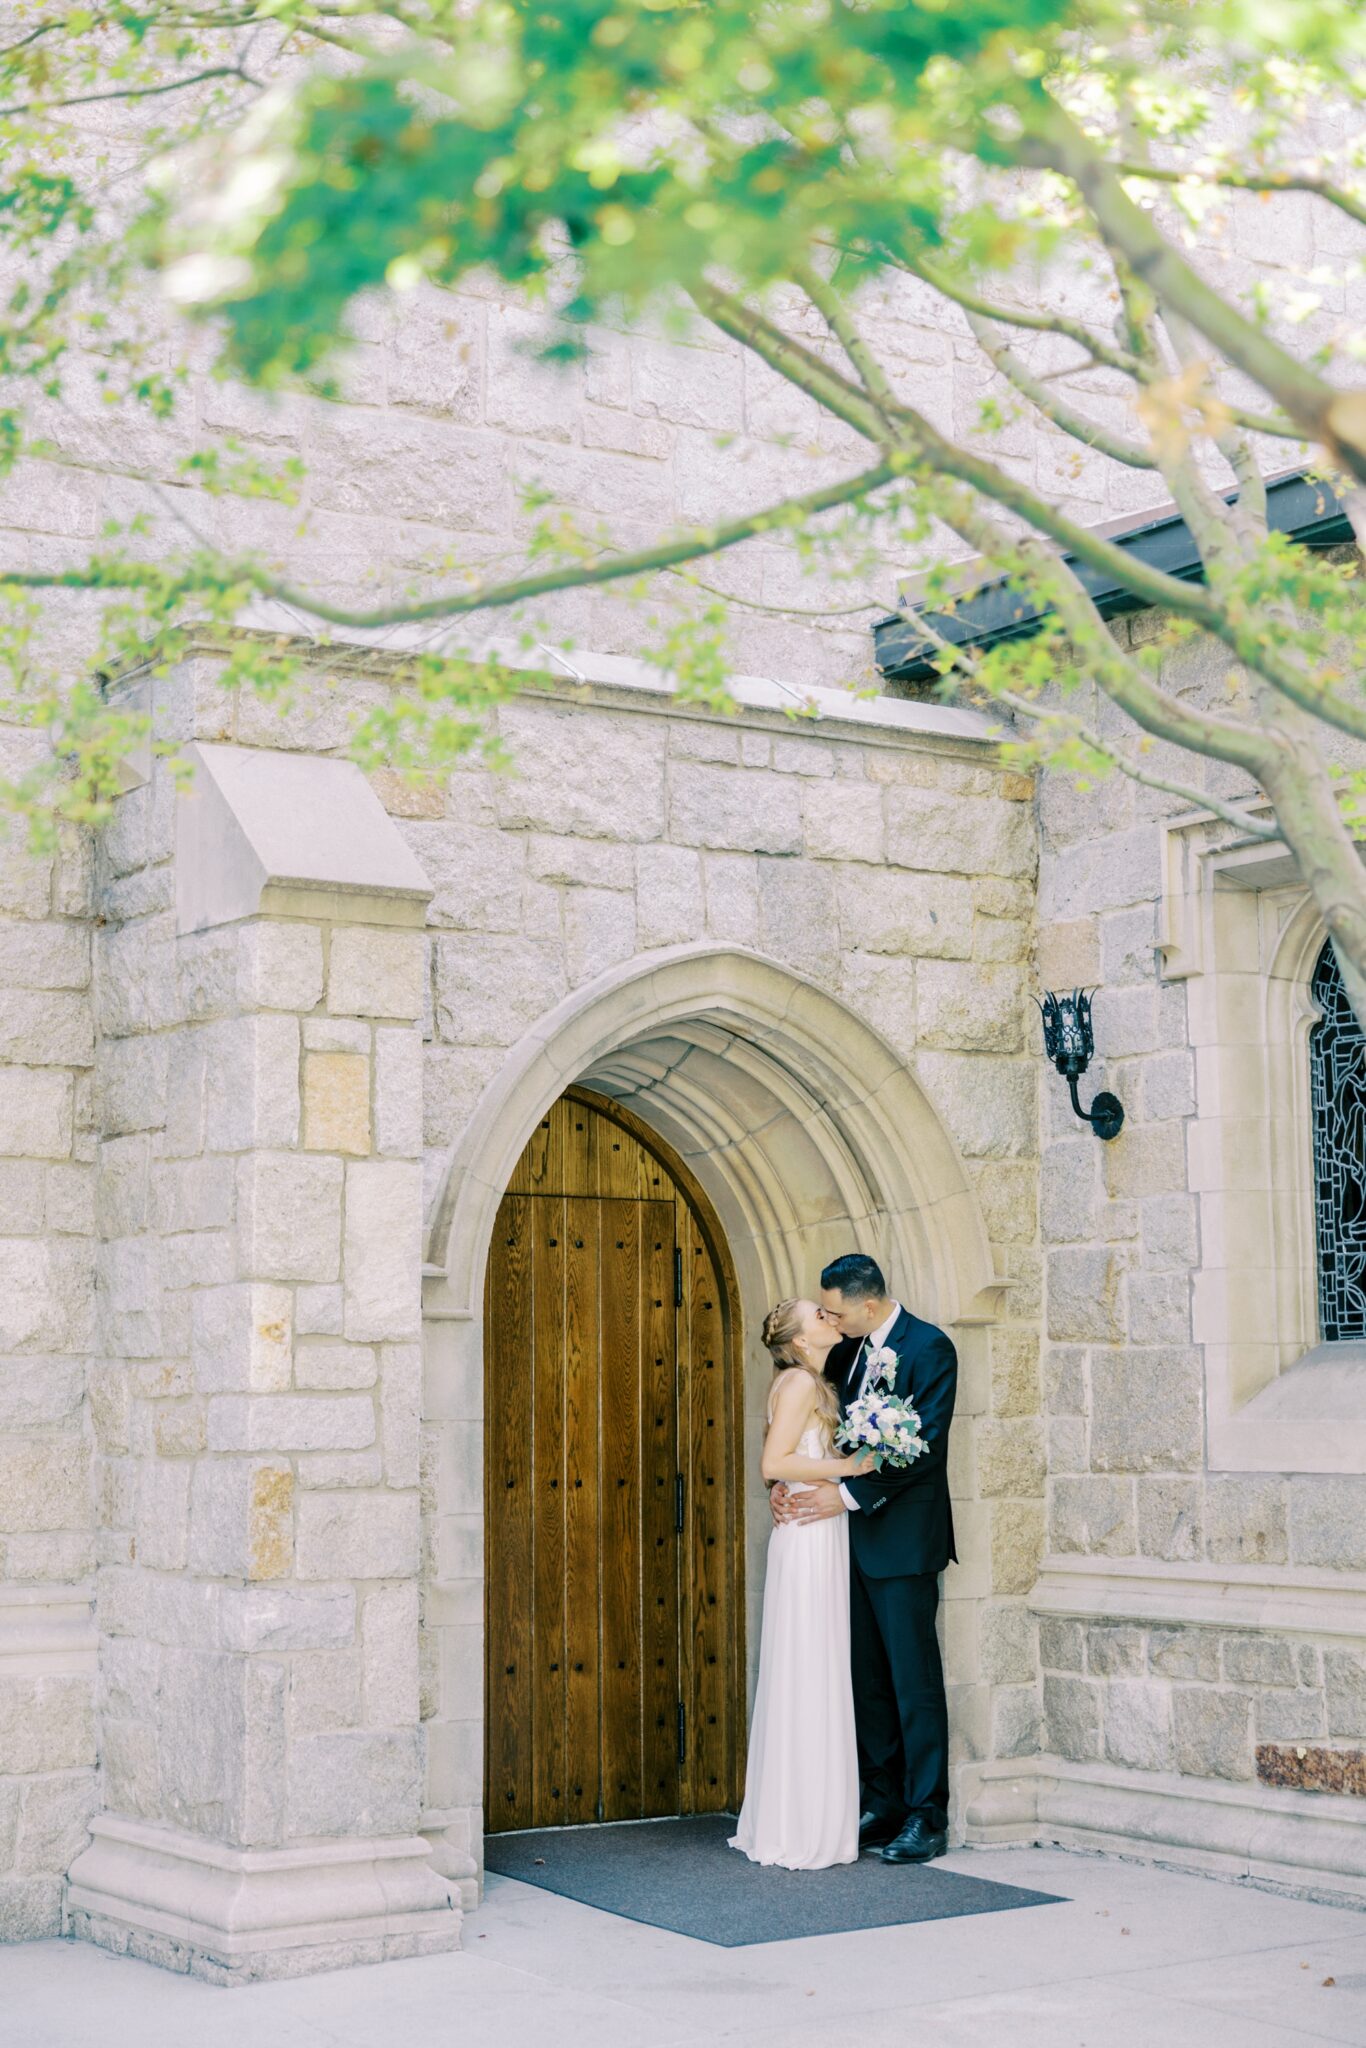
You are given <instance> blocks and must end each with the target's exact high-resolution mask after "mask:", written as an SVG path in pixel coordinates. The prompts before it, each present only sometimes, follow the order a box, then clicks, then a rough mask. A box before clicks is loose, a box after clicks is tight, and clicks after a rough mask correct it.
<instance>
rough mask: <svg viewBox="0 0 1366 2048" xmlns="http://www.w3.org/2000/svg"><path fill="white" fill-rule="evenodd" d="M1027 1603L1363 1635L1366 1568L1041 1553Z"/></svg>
mask: <svg viewBox="0 0 1366 2048" xmlns="http://www.w3.org/2000/svg"><path fill="white" fill-rule="evenodd" d="M1029 1605H1030V1608H1031V1609H1032V1611H1033V1612H1034V1613H1035V1614H1054V1615H1063V1616H1068V1617H1070V1618H1072V1619H1074V1620H1077V1621H1097V1622H1120V1621H1130V1622H1135V1623H1137V1624H1138V1625H1140V1626H1148V1625H1151V1624H1156V1625H1158V1626H1166V1625H1170V1626H1182V1625H1184V1626H1188V1627H1190V1626H1196V1627H1200V1628H1232V1629H1269V1630H1274V1631H1275V1632H1276V1633H1277V1634H1279V1635H1307V1636H1315V1637H1318V1636H1348V1637H1352V1638H1354V1639H1357V1640H1361V1641H1366V1574H1363V1573H1361V1572H1334V1571H1323V1570H1319V1569H1318V1568H1317V1567H1315V1566H1312V1565H1274V1564H1163V1563H1160V1562H1158V1561H1157V1560H1156V1559H1154V1558H1146V1557H1135V1558H1127V1557H1046V1558H1045V1559H1044V1561H1043V1563H1042V1565H1041V1566H1040V1567H1039V1577H1038V1581H1037V1583H1036V1585H1035V1587H1034V1590H1033V1592H1032V1593H1031V1594H1030V1596H1029Z"/></svg>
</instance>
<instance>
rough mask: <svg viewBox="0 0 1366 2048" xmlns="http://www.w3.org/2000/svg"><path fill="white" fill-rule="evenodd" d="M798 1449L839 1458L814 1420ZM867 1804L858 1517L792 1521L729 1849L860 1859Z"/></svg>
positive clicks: (778, 1536)
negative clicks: (856, 1620)
mask: <svg viewBox="0 0 1366 2048" xmlns="http://www.w3.org/2000/svg"><path fill="white" fill-rule="evenodd" d="M797 1449H798V1451H799V1452H800V1453H801V1455H802V1456H803V1457H806V1458H828V1457H829V1456H830V1447H829V1445H828V1444H827V1443H826V1442H825V1440H824V1438H823V1436H822V1433H821V1431H820V1430H819V1429H818V1428H816V1427H815V1426H814V1425H813V1426H812V1427H811V1428H810V1429H807V1430H806V1431H804V1432H803V1435H802V1439H801V1442H800V1443H799V1444H798V1446H797ZM792 1484H793V1490H794V1491H797V1490H799V1486H800V1483H799V1482H796V1481H794V1482H792ZM801 1490H804V1489H801ZM858 1810H859V1782H858V1751H857V1749H856V1747H855V1744H854V1690H853V1682H852V1679H851V1677H850V1670H849V1526H848V1518H847V1517H846V1516H844V1515H830V1516H827V1517H825V1518H824V1519H822V1520H821V1521H819V1522H785V1523H783V1524H781V1525H780V1526H779V1527H777V1528H775V1529H774V1530H773V1532H772V1534H771V1535H770V1537H769V1539H768V1576H767V1578H766V1579H765V1581H764V1620H763V1635H762V1637H761V1640H760V1644H759V1690H758V1692H757V1694H756V1696H755V1700H754V1720H753V1724H752V1725H751V1727H750V1731H749V1763H748V1766H747V1768H746V1772H745V1801H744V1805H743V1806H742V1807H741V1809H740V1819H739V1823H738V1825H737V1827H736V1831H735V1833H734V1834H733V1835H732V1836H731V1838H730V1845H731V1847H732V1849H742V1850H743V1851H744V1853H745V1855H746V1856H748V1857H749V1859H750V1861H751V1863H779V1864H782V1865H783V1866H784V1867H785V1868H786V1869H788V1870H824V1869H826V1868H828V1866H829V1865H830V1864H832V1863H854V1862H856V1861H857V1860H858Z"/></svg>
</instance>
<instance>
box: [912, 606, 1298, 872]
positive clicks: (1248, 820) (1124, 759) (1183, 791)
mask: <svg viewBox="0 0 1366 2048" xmlns="http://www.w3.org/2000/svg"><path fill="white" fill-rule="evenodd" d="M889 610H890V612H891V614H892V616H893V617H894V618H899V619H900V620H901V621H902V623H903V624H904V625H907V626H909V627H910V628H911V630H912V631H913V632H918V633H923V634H924V636H925V638H926V639H927V640H929V641H931V642H932V643H933V644H934V645H935V646H936V647H938V648H940V649H941V651H942V652H943V653H944V654H945V655H946V656H947V657H948V660H949V661H950V663H951V665H952V666H953V667H955V668H960V669H962V671H963V673H964V674H965V675H966V676H967V677H968V678H969V680H970V681H973V682H976V681H977V680H978V677H979V675H980V672H981V663H980V662H979V661H977V659H976V658H975V656H973V655H971V654H970V653H969V652H968V650H967V648H966V647H959V646H956V645H955V644H954V642H953V641H952V640H949V639H947V638H946V637H945V636H944V634H942V633H941V632H940V631H939V629H938V627H937V626H936V625H934V623H933V621H932V620H930V619H928V618H926V617H925V616H924V615H923V614H922V613H920V612H909V611H907V610H906V609H905V607H904V606H902V605H892V606H890V607H889ZM980 693H981V695H982V696H983V697H984V698H986V700H987V701H988V702H989V703H995V704H1004V705H1006V706H1007V708H1008V709H1009V710H1011V711H1015V712H1018V714H1019V715H1020V716H1021V717H1022V718H1032V719H1034V720H1036V721H1037V722H1038V723H1040V724H1047V725H1052V726H1056V727H1059V728H1061V729H1062V730H1064V731H1066V732H1069V733H1070V734H1071V735H1072V737H1073V738H1074V739H1078V740H1080V741H1081V742H1082V744H1083V745H1085V746H1087V747H1089V748H1090V749H1091V751H1092V752H1093V753H1095V754H1099V755H1100V757H1101V758H1102V760H1106V761H1109V762H1110V763H1111V765H1112V766H1113V767H1115V768H1117V769H1118V770H1119V772H1120V773H1121V774H1122V775H1126V776H1127V777H1128V778H1129V780H1130V781H1131V782H1139V783H1142V785H1143V787H1144V788H1145V789H1156V790H1160V791H1161V792H1162V793H1163V794H1164V795H1166V796H1179V797H1180V798H1181V799H1182V801H1183V802H1186V803H1189V804H1191V805H1193V806H1196V807H1198V808H1201V809H1205V810H1210V811H1213V812H1214V814H1215V816H1216V817H1220V818H1223V819H1224V820H1225V821H1226V822H1227V823H1228V824H1230V825H1235V826H1237V828H1238V830H1239V831H1240V832H1247V833H1250V834H1251V835H1252V837H1253V838H1255V839H1279V838H1280V836H1281V835H1280V833H1279V831H1278V830H1277V828H1276V827H1275V826H1274V825H1268V824H1267V823H1266V822H1265V821H1264V820H1263V819H1260V818H1254V817H1253V816H1252V815H1251V814H1250V813H1249V812H1246V811H1242V810H1239V809H1238V808H1237V807H1236V806H1235V805H1233V804H1227V803H1225V802H1224V801H1223V800H1222V799H1221V798H1219V797H1214V796H1210V795H1209V793H1208V792H1207V791H1206V790H1203V789H1197V788H1196V786H1195V784H1194V783H1186V782H1171V781H1168V780H1167V778H1166V777H1165V776H1161V775H1153V774H1152V773H1151V772H1150V771H1149V770H1147V769H1145V768H1137V767H1135V765H1134V763H1133V762H1132V761H1131V760H1130V759H1129V757H1128V755H1127V754H1123V753H1121V752H1120V751H1119V749H1118V748H1117V747H1114V746H1111V744H1110V742H1109V741H1108V740H1105V739H1102V738H1101V736H1100V734H1099V733H1098V732H1094V731H1093V730H1092V729H1091V727H1090V726H1088V725H1087V724H1086V722H1085V720H1084V719H1081V718H1078V717H1077V716H1076V714H1075V713H1074V712H1070V711H1060V710H1057V709H1046V708H1045V707H1044V706H1043V705H1041V704H1036V703H1035V702H1034V701H1033V700H1032V699H1031V698H1029V697H1021V696H1020V695H1019V694H1018V693H1017V692H1016V691H1014V690H1006V689H1003V688H1001V687H1000V686H999V685H993V684H991V683H982V684H980Z"/></svg>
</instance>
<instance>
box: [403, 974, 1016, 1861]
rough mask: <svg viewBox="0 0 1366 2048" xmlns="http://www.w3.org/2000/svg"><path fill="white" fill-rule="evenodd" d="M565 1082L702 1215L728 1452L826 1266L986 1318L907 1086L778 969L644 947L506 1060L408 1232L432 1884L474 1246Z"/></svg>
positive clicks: (759, 1537) (479, 1258) (986, 1256)
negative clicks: (681, 1173)
mask: <svg viewBox="0 0 1366 2048" xmlns="http://www.w3.org/2000/svg"><path fill="white" fill-rule="evenodd" d="M574 1084H579V1085H581V1086H586V1087H589V1088H591V1089H593V1090H595V1091H597V1092H598V1093H599V1094H601V1095H603V1096H607V1097H610V1098H612V1099H614V1100H615V1101H617V1102H619V1103H621V1104H623V1105H624V1106H625V1107H627V1108H629V1109H630V1110H631V1111H632V1112H633V1113H634V1114H635V1115H636V1116H637V1117H639V1118H640V1119H641V1121H642V1122H643V1123H644V1124H645V1125H646V1126H648V1127H649V1128H651V1129H652V1130H654V1131H655V1132H657V1133H658V1135H659V1136H660V1137H661V1138H662V1139H663V1140H664V1141H665V1143H666V1144H667V1145H668V1146H669V1147H670V1148H671V1149H672V1150H673V1151H674V1152H675V1153H676V1154H677V1155H678V1156H679V1157H680V1159H681V1160H682V1161H683V1162H684V1163H685V1165H686V1166H687V1167H688V1168H689V1170H690V1171H691V1172H692V1173H693V1174H694V1175H695V1176H696V1179H697V1181H698V1183H699V1185H700V1186H701V1188H702V1189H703V1190H704V1191H705V1193H706V1196H707V1198H708V1200H709V1201H710V1203H711V1204H712V1206H713V1208H714V1209H715V1212H716V1215H717V1217H718V1218H719V1220H720V1224H721V1226H722V1228H723V1230H724V1232H725V1237H726V1242H727V1245H728V1247H729V1250H730V1254H731V1256H732V1258H733V1260H734V1265H735V1272H736V1279H737V1285H738V1291H739V1298H740V1306H741V1316H742V1324H743V1327H742V1331H741V1341H740V1347H739V1349H740V1355H741V1358H742V1361H743V1366H742V1369H743V1372H744V1379H745V1393H744V1407H745V1415H746V1436H747V1439H750V1440H752V1439H753V1436H754V1432H755V1430H756V1429H757V1428H759V1427H761V1426H762V1408H763V1398H764V1390H765V1387H766V1384H767V1379H768V1362H767V1359H766V1356H765V1355H764V1354H763V1353H762V1351H761V1349H760V1347H759V1346H758V1345H757V1342H756V1338H755V1334H754V1333H755V1331H756V1330H757V1325H758V1321H759V1318H760V1316H761V1315H762V1312H763V1310H764V1308H765V1307H766V1306H767V1305H768V1304H769V1303H770V1302H772V1301H773V1300H776V1299H778V1298H780V1297H782V1296H784V1295H788V1294H792V1293H794V1292H798V1291H800V1289H801V1288H802V1287H803V1286H805V1287H810V1285H811V1284H812V1278H813V1275H814V1274H815V1273H816V1272H817V1271H818V1270H819V1267H820V1265H821V1263H823V1262H824V1261H825V1260H826V1259H828V1258H830V1257H832V1256H833V1255H835V1254H836V1253H837V1252H840V1251H845V1250H848V1249H849V1248H850V1247H851V1246H853V1245H855V1244H857V1245H858V1246H860V1247H861V1248H863V1249H866V1250H870V1251H872V1252H873V1253H874V1254H875V1255H876V1256H878V1257H879V1258H880V1259H881V1260H882V1261H883V1263H884V1264H885V1266H886V1268H887V1271H888V1273H889V1275H891V1276H892V1279H893V1284H894V1285H896V1286H898V1287H899V1288H901V1289H902V1290H904V1291H905V1292H906V1293H907V1294H908V1295H909V1296H910V1297H911V1299H912V1300H913V1301H914V1302H915V1304H916V1307H917V1309H918V1310H919V1312H921V1313H923V1314H925V1315H926V1316H929V1317H931V1318H932V1319H933V1320H935V1321H938V1322H941V1323H944V1324H946V1325H948V1326H951V1327H955V1328H956V1329H957V1330H958V1331H959V1332H960V1333H962V1332H963V1331H964V1329H965V1327H966V1326H969V1325H972V1324H977V1323H983V1322H987V1321H990V1320H992V1319H994V1317H995V1315H996V1313H997V1307H998V1299H999V1297H998V1291H997V1290H998V1287H999V1284H1000V1283H999V1280H998V1277H997V1275H996V1273H995V1271H994V1269H993V1265H992V1258H991V1252H990V1247H989V1245H988V1240H987V1233H986V1228H985V1225H984V1222H983V1219H982V1216H981V1212H980V1209H979V1206H978V1203H977V1200H976V1196H975V1194H974V1192H973V1189H972V1186H971V1183H970V1182H969V1180H968V1177H967V1174H966V1172H965V1170H964V1167H963V1164H962V1161H961V1160H960V1158H959V1156H958V1154H957V1151H956V1149H955V1147H954V1145H953V1142H952V1140H951V1139H950V1137H949V1135H948V1133H947V1131H946V1130H945V1128H944V1125H943V1123H942V1122H941V1120H940V1118H939V1116H938V1115H937V1113H936V1111H935V1109H934V1107H933V1105H932V1104H931V1102H930V1101H929V1099H928V1097H927V1096H926V1094H925V1092H924V1090H923V1089H922V1088H921V1087H920V1085H919V1083H918V1082H917V1080H916V1079H915V1077H914V1075H913V1074H912V1073H910V1072H909V1071H908V1069H907V1068H906V1066H905V1065H904V1063H903V1061H902V1060H901V1059H900V1058H899V1056H898V1055H897V1054H895V1053H894V1052H892V1051H891V1049H890V1048H889V1047H888V1046H887V1044H886V1043H885V1041H884V1040H883V1039H882V1038H880V1037H879V1035H878V1034H877V1033H876V1032H875V1031H874V1030H872V1029H871V1027H870V1026H869V1025H867V1024H866V1023H865V1022H864V1021H863V1020H862V1019H861V1018H859V1017H858V1016H856V1015H855V1014H854V1013H853V1012H852V1011H851V1010H849V1009H848V1008H846V1006H845V1005H844V1004H842V1003H841V1002H840V1001H838V999H837V998H835V997H834V996H832V995H830V994H829V993H827V992H826V991H825V990H822V989H820V988H818V987H816V986H815V985H814V984H813V983H811V982H808V981H806V980H804V979H803V978H802V977H800V976H798V975H796V974H794V973H792V972H791V971H790V970H789V969H787V968H785V967H782V966H779V965H778V964H777V963H776V962H774V961H772V960H768V959H765V958H763V957H762V956H760V955H757V954H754V953H750V952H747V951H744V950H741V949H738V948H734V947H728V946H722V945H715V944H702V945H694V946H684V947H676V948H670V949H668V950H666V951H661V952H659V953H656V954H652V955H645V956H642V957H640V958H637V959H636V960H634V961H631V962H629V963H627V964H626V965H624V966H622V967H619V968H614V969H613V970H612V971H611V972H609V973H607V974H604V975H602V976H600V977H599V978H598V979H597V980H595V981H593V982H591V983H589V984H587V985H586V986H585V987H584V988H582V989H580V990H577V991H576V992H575V993H574V994H573V995H572V996H570V997H569V998H567V999H566V1000H565V1001H564V1002H562V1003H561V1004H559V1005H558V1006H557V1007H556V1008H555V1009H554V1010H552V1011H550V1012H548V1013H547V1015H546V1016H545V1017H544V1018H543V1019H542V1020H541V1021H540V1022H539V1023H538V1024H537V1026H536V1027H535V1028H534V1029H533V1030H532V1031H531V1032H530V1033H528V1034H527V1036H526V1037H525V1038H524V1039H523V1040H521V1041H520V1042H519V1043H518V1044H517V1045H515V1046H514V1047H512V1048H511V1050H510V1051H509V1053H508V1056H507V1060H506V1063H505V1065H504V1067H503V1069H502V1071H501V1073H500V1074H499V1076H498V1077H497V1079H496V1080H495V1081H494V1082H493V1083H492V1085H491V1086H490V1087H489V1088H488V1089H487V1090H486V1092H485V1094H484V1096H483V1098H482V1099H481V1101H480V1103H479V1105H478V1107H477V1109H476V1111H475V1113H474V1115H473V1117H472V1118H471V1120H470V1123H469V1125H468V1127H467V1129H466V1131H465V1133H464V1135H463V1137H462V1139H461V1140H460V1142H459V1144H458V1145H457V1147H456V1148H455V1151H454V1154H453V1156H452V1158H451V1161H450V1165H449V1169H448V1172H447V1175H446V1178H445V1181H444V1184H443V1186H442V1189H441V1192H440V1195H439V1198H438V1200H437V1202H436V1204H435V1206H434V1209H433V1211H432V1215H431V1220H430V1224H429V1228H428V1237H427V1252H428V1263H427V1266H426V1269H425V1274H426V1277H425V1283H424V1315H425V1342H426V1372H425V1390H426V1401H425V1408H426V1421H427V1425H428V1428H429V1431H430V1433H431V1437H430V1440H431V1445H432V1452H433V1457H432V1477H431V1512H432V1521H433V1526H432V1532H431V1541H430V1543H429V1545H428V1555H429V1557H430V1558H431V1559H432V1561H433V1562H432V1570H431V1573H430V1576H429V1581H428V1585H427V1589H426V1599H425V1614H424V1629H425V1632H426V1636H427V1656H428V1663H429V1667H430V1668H432V1669H433V1670H434V1672H435V1674H436V1692H437V1695H438V1700H437V1704H438V1711H437V1713H436V1714H435V1715H434V1716H433V1717H432V1718H431V1719H430V1720H429V1721H428V1724H427V1730H428V1754H429V1800H430V1805H429V1809H428V1813H427V1817H426V1824H425V1831H426V1832H427V1835H428V1839H429V1840H430V1841H431V1842H432V1845H433V1849H434V1852H435V1854H436V1857H437V1861H438V1864H439V1865H441V1866H443V1867H446V1868H447V1869H448V1870H449V1872H450V1874H451V1875H453V1876H462V1875H464V1876H472V1871H473V1864H474V1863H477V1862H478V1861H479V1859H480V1847H481V1835H480V1828H481V1816H480V1802H481V1798H482V1779H483V1764H482V1754H483V1727H482V1714H483V1706H482V1701H483V1664H482V1642H481V1630H480V1618H481V1616H482V1610H483V1533H484V1532H483V1491H482V1472H483V1456H482V1446H483V1327H482V1324H483V1314H482V1311H483V1299H484V1277H485V1269H486V1262H487V1258H488V1251H489V1242H490V1238H491V1235H492V1231H493V1225H494V1219H495V1217H496V1215H497V1211H498V1206H499V1203H500V1202H501V1200H502V1198H503V1194H504V1191H505V1189H506V1188H507V1185H508V1181H509V1178H510V1176H511V1175H512V1173H513V1170H514V1168H515V1166H516V1164H517V1161H518V1159H519V1157H520V1155H521V1153H522V1149H523V1147H524V1146H525V1144H526V1142H527V1139H528V1137H529V1135H530V1133H531V1131H532V1130H533V1129H534V1128H535V1125H536V1123H537V1120H538V1119H539V1118H541V1117H542V1116H544V1115H545V1113H546V1111H547V1110H548V1108H549V1107H550V1105H551V1104H552V1103H553V1102H555V1101H556V1100H557V1099H558V1098H559V1097H560V1096H561V1095H562V1094H563V1093H564V1091H565V1089H566V1088H568V1087H570V1086H571V1085H574ZM746 1480H747V1485H746V1496H745V1510H746V1511H745V1523H746V1551H747V1558H746V1574H745V1576H746V1587H747V1605H748V1624H749V1625H748V1627H747V1630H746V1639H747V1641H748V1642H749V1644H750V1660H751V1667H752V1666H753V1661H754V1658H755V1656H756V1654H757V1644H758V1627H757V1603H758V1601H759V1599H760V1597H761V1595H762V1586H763V1556H764V1549H765V1543H766V1535H767V1520H766V1517H765V1516H764V1515H763V1514H762V1512H761V1511H762V1509H763V1506H764V1501H763V1488H762V1486H761V1484H760V1482H759V1478H758V1472H757V1466H756V1465H755V1461H754V1459H753V1458H749V1459H747V1473H746ZM752 1676H753V1670H752V1668H751V1678H752ZM467 1858H471V1859H473V1861H472V1862H471V1861H467V1860H466V1859H467Z"/></svg>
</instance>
